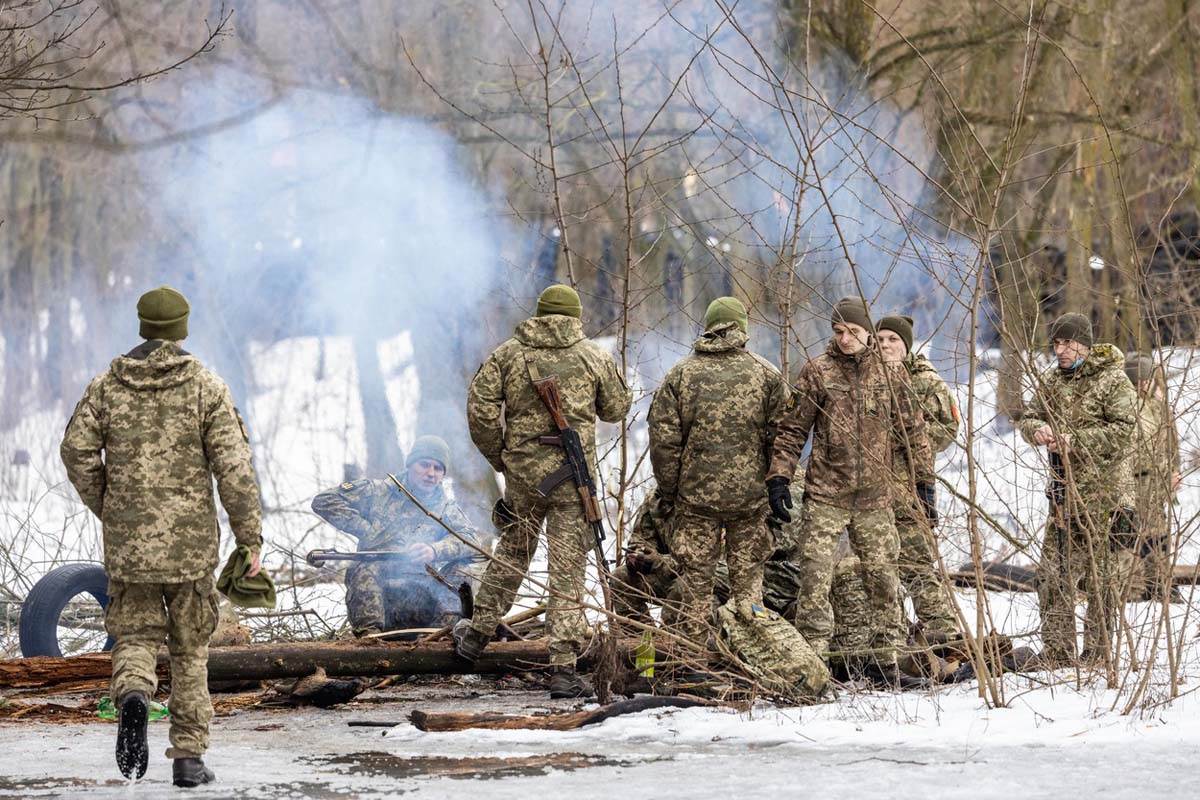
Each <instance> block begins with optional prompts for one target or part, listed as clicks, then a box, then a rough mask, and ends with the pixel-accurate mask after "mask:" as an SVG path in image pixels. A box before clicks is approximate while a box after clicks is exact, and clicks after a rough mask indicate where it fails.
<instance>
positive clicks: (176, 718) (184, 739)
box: [104, 575, 220, 758]
mask: <svg viewBox="0 0 1200 800" xmlns="http://www.w3.org/2000/svg"><path fill="white" fill-rule="evenodd" d="M108 597H109V604H108V609H107V610H106V611H105V615H104V628H105V630H106V631H108V635H109V636H111V637H113V638H114V639H115V640H116V644H115V645H114V646H113V649H112V683H111V686H110V694H111V696H112V699H113V702H114V703H118V704H119V703H120V701H121V698H123V697H124V696H125V695H127V694H128V693H130V692H135V691H137V692H145V693H146V696H147V697H153V696H154V691H155V689H156V688H157V687H158V674H157V672H156V669H155V667H156V664H155V661H156V657H157V655H158V648H159V647H161V646H162V643H163V640H166V643H167V652H168V653H169V655H170V659H171V699H170V700H169V701H168V703H167V708H168V709H169V710H170V712H171V732H170V739H171V746H170V747H169V748H168V749H167V758H198V757H200V756H202V755H204V751H205V750H207V749H208V725H209V722H210V721H211V720H212V716H213V708H212V702H211V701H210V699H209V696H208V641H209V638H210V637H211V636H212V634H213V631H215V630H216V627H217V620H218V618H219V616H220V612H219V611H218V605H217V597H218V595H217V588H216V581H215V580H214V579H213V577H212V576H211V575H207V576H205V577H203V578H198V579H196V580H193V581H183V582H180V583H157V584H156V583H127V582H125V581H122V580H117V579H115V578H111V579H109V582H108Z"/></svg>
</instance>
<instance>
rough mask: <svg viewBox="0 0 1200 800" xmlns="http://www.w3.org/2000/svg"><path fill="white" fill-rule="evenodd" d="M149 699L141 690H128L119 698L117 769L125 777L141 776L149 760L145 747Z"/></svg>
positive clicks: (148, 753) (148, 752) (144, 772)
mask: <svg viewBox="0 0 1200 800" xmlns="http://www.w3.org/2000/svg"><path fill="white" fill-rule="evenodd" d="M149 716H150V701H149V700H147V699H146V695H145V694H143V693H142V692H129V693H128V694H126V695H125V696H124V697H122V698H121V707H120V709H119V711H118V719H119V720H120V723H119V726H118V727H117V769H119V770H121V774H122V775H124V776H125V777H126V778H135V779H136V778H141V777H142V776H143V775H145V774H146V765H147V764H148V763H149V762H150V751H149V749H147V747H146V720H147V718H148V717H149Z"/></svg>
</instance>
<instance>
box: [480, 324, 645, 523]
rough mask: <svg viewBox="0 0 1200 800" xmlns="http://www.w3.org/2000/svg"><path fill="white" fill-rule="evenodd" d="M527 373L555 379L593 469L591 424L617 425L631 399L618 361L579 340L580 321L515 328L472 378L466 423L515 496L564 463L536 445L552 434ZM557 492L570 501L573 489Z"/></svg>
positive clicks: (558, 453) (551, 450)
mask: <svg viewBox="0 0 1200 800" xmlns="http://www.w3.org/2000/svg"><path fill="white" fill-rule="evenodd" d="M531 367H532V368H534V369H535V370H536V371H537V373H538V374H539V375H540V376H541V377H543V378H548V377H550V376H551V375H555V376H557V377H558V383H559V388H560V390H561V394H562V403H563V411H564V413H565V414H566V417H567V422H568V423H570V425H571V427H572V428H574V429H575V430H576V431H577V432H578V433H579V437H580V439H582V440H583V446H584V448H585V449H586V450H587V454H588V459H589V461H590V462H591V463H592V465H593V469H595V463H596V419H597V418H599V419H601V420H603V421H604V422H620V421H621V420H623V419H624V418H625V414H627V413H628V412H629V405H630V402H631V400H632V398H631V395H630V392H629V389H628V388H627V387H626V386H625V381H624V379H622V377H621V373H620V372H619V371H618V370H617V365H616V362H614V361H613V359H612V356H610V355H609V354H608V353H606V352H604V351H603V350H601V349H600V348H599V347H598V346H596V345H595V344H594V343H592V342H590V341H588V340H587V339H585V338H584V335H583V325H582V324H581V323H580V321H579V320H578V319H575V318H574V317H567V316H563V315H561V314H551V315H547V316H544V317H531V318H530V319H527V320H525V321H524V322H522V323H521V324H520V325H518V326H517V329H516V332H515V334H514V336H513V338H511V339H509V340H508V341H506V342H505V343H504V344H502V345H500V346H499V347H497V348H496V350H495V351H494V352H493V353H492V354H491V355H490V356H488V358H487V360H486V361H484V362H483V365H482V366H481V367H480V368H479V371H478V372H476V373H475V377H474V378H472V379H471V385H470V387H469V388H468V389H467V424H468V426H469V427H470V431H471V441H473V442H475V446H476V447H478V448H479V452H480V453H482V454H483V457H484V458H486V459H487V460H488V463H489V464H491V465H492V469H494V470H496V471H497V472H503V473H504V474H505V476H506V477H507V479H508V481H509V482H510V483H512V484H517V488H518V490H519V491H532V490H533V489H534V488H536V487H537V485H538V483H539V482H540V481H541V480H542V479H543V478H545V477H546V476H547V475H549V474H550V473H551V472H554V471H555V470H556V469H558V468H559V467H560V466H562V464H563V453H562V450H560V449H558V448H557V447H553V446H550V445H545V444H541V443H540V442H538V437H539V436H545V435H549V434H552V433H555V429H554V423H553V422H552V421H551V419H550V412H549V411H547V410H546V407H545V406H544V405H543V404H542V401H541V400H540V399H539V398H538V396H537V393H536V392H534V390H533V381H532V379H531V377H530V375H531V369H530V368H531ZM593 477H595V478H597V480H598V479H599V477H598V475H595V474H594V475H593ZM568 483H569V482H568ZM556 494H558V495H559V497H560V498H561V499H563V500H564V501H565V500H566V499H567V497H568V496H570V497H571V498H574V497H575V490H574V489H573V488H571V487H570V486H568V485H566V484H564V485H562V486H559V488H558V490H557V492H556ZM576 502H577V500H576Z"/></svg>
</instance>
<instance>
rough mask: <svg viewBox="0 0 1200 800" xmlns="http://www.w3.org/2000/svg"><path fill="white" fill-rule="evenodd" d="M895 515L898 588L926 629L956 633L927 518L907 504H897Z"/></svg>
mask: <svg viewBox="0 0 1200 800" xmlns="http://www.w3.org/2000/svg"><path fill="white" fill-rule="evenodd" d="M895 514H896V532H897V533H898V534H899V536H900V557H899V561H898V564H897V567H898V574H899V577H900V587H901V588H902V589H903V590H904V592H905V593H906V594H907V595H908V597H909V599H910V600H912V604H913V613H914V614H915V615H916V617H917V621H918V622H920V623H921V625H922V626H924V628H925V630H927V631H937V632H939V633H947V634H955V633H957V632H958V618H957V617H956V616H955V614H954V609H953V608H952V607H951V605H950V587H949V586H948V585H947V584H946V582H945V581H943V579H942V575H941V572H940V570H939V569H938V567H937V553H936V551H935V548H936V546H937V544H936V543H937V540H936V539H935V538H934V532H933V530H932V529H931V528H930V527H929V522H928V520H927V519H926V517H925V515H924V514H923V513H921V511H920V509H919V508H917V507H914V506H913V505H912V504H911V503H897V504H896V506H895ZM903 619H904V612H903V610H902V611H901V621H902V622H903Z"/></svg>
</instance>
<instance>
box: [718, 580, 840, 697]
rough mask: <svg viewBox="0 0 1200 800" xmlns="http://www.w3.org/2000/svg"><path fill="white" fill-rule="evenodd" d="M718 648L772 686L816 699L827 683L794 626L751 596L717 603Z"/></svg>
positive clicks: (819, 660) (825, 670) (826, 673)
mask: <svg viewBox="0 0 1200 800" xmlns="http://www.w3.org/2000/svg"><path fill="white" fill-rule="evenodd" d="M717 620H718V623H719V624H718V631H719V638H718V649H720V650H721V651H722V652H723V654H724V655H725V656H726V657H727V658H730V659H733V660H736V661H737V662H740V663H741V664H743V665H745V668H746V670H747V672H749V673H750V674H751V676H753V677H754V678H755V679H756V680H757V681H759V682H760V683H762V685H763V686H764V687H765V688H766V689H767V690H768V691H771V692H774V693H778V694H782V695H784V696H786V697H789V698H803V699H807V700H815V699H817V698H818V697H820V696H821V694H822V693H823V692H824V691H825V688H826V687H827V686H828V685H829V669H828V668H827V667H826V666H825V662H824V660H823V659H822V658H821V656H820V655H818V654H817V653H815V652H813V649H812V648H811V647H809V645H808V642H806V641H805V640H804V637H803V636H801V635H800V634H799V633H798V632H797V631H796V628H795V627H793V626H792V624H791V623H790V622H788V621H787V620H785V619H784V618H783V617H781V616H780V615H779V614H777V613H775V612H774V611H771V610H770V609H767V608H764V607H763V606H761V605H759V604H757V603H752V602H749V601H745V600H742V601H736V602H735V601H734V600H732V599H731V600H730V601H729V602H727V603H725V604H724V605H722V606H721V607H720V608H718V609H717Z"/></svg>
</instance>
